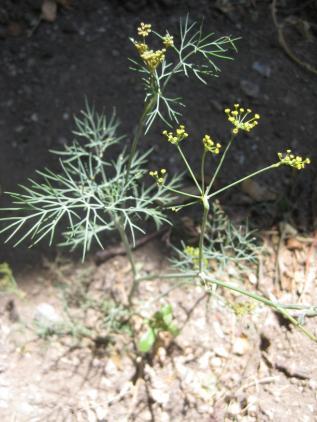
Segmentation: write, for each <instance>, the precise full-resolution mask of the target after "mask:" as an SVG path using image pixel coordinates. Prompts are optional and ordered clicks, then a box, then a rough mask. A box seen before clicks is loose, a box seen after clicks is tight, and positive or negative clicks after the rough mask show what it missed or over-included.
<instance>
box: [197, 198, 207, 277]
mask: <svg viewBox="0 0 317 422" xmlns="http://www.w3.org/2000/svg"><path fill="white" fill-rule="evenodd" d="M202 204H203V208H204V212H203V218H202V224H201V231H200V237H199V272H202V271H203V270H204V268H203V264H204V239H205V232H206V225H207V218H208V213H209V202H208V198H207V196H206V195H204V196H203V197H202Z"/></svg>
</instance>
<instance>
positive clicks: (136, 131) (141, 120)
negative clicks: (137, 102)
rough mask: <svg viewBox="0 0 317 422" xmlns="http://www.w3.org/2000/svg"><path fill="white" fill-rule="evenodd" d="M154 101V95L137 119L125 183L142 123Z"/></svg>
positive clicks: (139, 136) (140, 133)
mask: <svg viewBox="0 0 317 422" xmlns="http://www.w3.org/2000/svg"><path fill="white" fill-rule="evenodd" d="M155 101H156V97H155V96H154V97H152V98H151V99H150V101H149V102H148V103H146V104H145V107H144V110H143V113H142V115H141V117H140V120H139V123H138V125H137V127H136V130H135V134H134V137H133V141H132V145H131V150H130V154H129V161H128V166H127V172H126V176H125V183H126V182H127V180H128V179H129V175H130V171H131V165H132V160H133V158H134V156H135V153H136V149H137V146H138V143H139V140H140V138H141V135H142V132H143V127H144V124H145V120H146V116H147V115H148V113H150V112H151V109H152V108H153V105H154V103H155Z"/></svg>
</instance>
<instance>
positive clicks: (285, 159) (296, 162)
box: [277, 149, 310, 170]
mask: <svg viewBox="0 0 317 422" xmlns="http://www.w3.org/2000/svg"><path fill="white" fill-rule="evenodd" d="M277 155H278V158H279V159H280V164H285V165H287V166H291V167H294V168H296V169H297V170H302V169H303V168H305V165H306V164H310V159H309V158H305V159H303V158H302V157H300V156H299V155H293V154H292V151H291V150H290V149H288V150H286V153H285V154H282V153H281V152H279V153H278V154H277Z"/></svg>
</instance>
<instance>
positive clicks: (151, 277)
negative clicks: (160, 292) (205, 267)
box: [136, 271, 198, 283]
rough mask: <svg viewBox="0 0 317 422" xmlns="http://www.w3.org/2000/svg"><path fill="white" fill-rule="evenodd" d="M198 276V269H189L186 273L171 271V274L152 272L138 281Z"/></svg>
mask: <svg viewBox="0 0 317 422" xmlns="http://www.w3.org/2000/svg"><path fill="white" fill-rule="evenodd" d="M195 277H198V272H197V271H188V272H186V273H170V274H152V275H148V276H143V277H138V278H137V279H136V280H137V281H138V283H140V282H142V281H153V280H157V279H161V280H168V279H173V278H195Z"/></svg>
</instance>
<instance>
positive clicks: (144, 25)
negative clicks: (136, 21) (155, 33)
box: [138, 22, 152, 37]
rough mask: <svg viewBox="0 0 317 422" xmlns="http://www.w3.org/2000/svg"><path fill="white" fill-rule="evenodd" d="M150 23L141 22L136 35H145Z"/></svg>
mask: <svg viewBox="0 0 317 422" xmlns="http://www.w3.org/2000/svg"><path fill="white" fill-rule="evenodd" d="M151 28H152V25H151V24H150V23H144V22H141V23H140V26H139V27H138V35H140V36H142V37H147V36H148V35H149V33H150V32H151V30H152V29H151Z"/></svg>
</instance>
